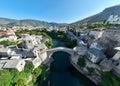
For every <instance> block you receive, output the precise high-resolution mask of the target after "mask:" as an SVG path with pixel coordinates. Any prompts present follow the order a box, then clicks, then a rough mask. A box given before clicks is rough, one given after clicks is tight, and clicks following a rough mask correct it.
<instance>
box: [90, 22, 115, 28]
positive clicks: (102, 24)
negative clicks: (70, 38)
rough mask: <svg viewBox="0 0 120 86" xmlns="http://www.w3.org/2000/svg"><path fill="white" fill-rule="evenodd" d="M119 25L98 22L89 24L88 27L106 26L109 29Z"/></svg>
mask: <svg viewBox="0 0 120 86" xmlns="http://www.w3.org/2000/svg"><path fill="white" fill-rule="evenodd" d="M115 26H117V25H113V24H104V23H98V24H90V25H88V28H90V29H94V28H106V29H109V28H111V27H112V28H113V27H115Z"/></svg>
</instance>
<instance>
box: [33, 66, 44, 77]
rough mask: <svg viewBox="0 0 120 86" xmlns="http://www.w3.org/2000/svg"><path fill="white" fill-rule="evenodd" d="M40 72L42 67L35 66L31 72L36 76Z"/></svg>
mask: <svg viewBox="0 0 120 86" xmlns="http://www.w3.org/2000/svg"><path fill="white" fill-rule="evenodd" d="M41 72H42V67H37V68H35V70H34V72H33V74H34V75H35V76H36V77H38V76H39V75H40V74H41Z"/></svg>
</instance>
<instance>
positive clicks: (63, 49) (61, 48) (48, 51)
mask: <svg viewBox="0 0 120 86" xmlns="http://www.w3.org/2000/svg"><path fill="white" fill-rule="evenodd" d="M57 51H63V52H66V53H68V54H70V55H71V57H73V56H74V54H75V51H74V50H73V49H70V48H65V47H57V48H52V49H48V50H47V56H48V58H52V55H53V54H54V53H55V52H57Z"/></svg>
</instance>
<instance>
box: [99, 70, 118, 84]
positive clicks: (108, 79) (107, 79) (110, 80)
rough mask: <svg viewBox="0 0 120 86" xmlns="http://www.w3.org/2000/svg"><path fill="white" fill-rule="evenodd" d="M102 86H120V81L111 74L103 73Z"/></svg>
mask: <svg viewBox="0 0 120 86" xmlns="http://www.w3.org/2000/svg"><path fill="white" fill-rule="evenodd" d="M100 86H120V81H119V80H118V78H117V77H116V76H114V75H113V74H112V73H111V72H103V73H102V74H101V83H100Z"/></svg>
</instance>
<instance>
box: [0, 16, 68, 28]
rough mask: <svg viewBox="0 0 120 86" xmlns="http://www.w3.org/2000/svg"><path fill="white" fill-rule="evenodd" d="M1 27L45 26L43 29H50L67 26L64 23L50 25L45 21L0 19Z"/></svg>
mask: <svg viewBox="0 0 120 86" xmlns="http://www.w3.org/2000/svg"><path fill="white" fill-rule="evenodd" d="M0 25H6V26H35V27H36V26H43V27H50V26H64V25H66V24H64V23H63V24H62V23H48V22H45V21H39V20H32V19H24V20H13V19H7V18H0Z"/></svg>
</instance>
